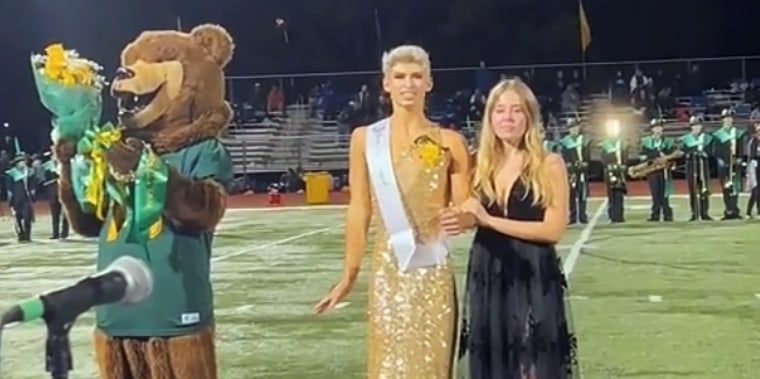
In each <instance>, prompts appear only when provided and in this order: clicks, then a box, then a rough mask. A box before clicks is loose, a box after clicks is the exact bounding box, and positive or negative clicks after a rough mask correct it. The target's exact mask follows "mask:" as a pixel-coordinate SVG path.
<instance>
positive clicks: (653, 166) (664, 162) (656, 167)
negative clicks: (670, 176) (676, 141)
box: [628, 150, 683, 178]
mask: <svg viewBox="0 0 760 379" xmlns="http://www.w3.org/2000/svg"><path fill="white" fill-rule="evenodd" d="M682 156H683V151H681V150H676V151H674V152H672V153H670V154H667V155H663V156H661V157H657V158H655V159H652V160H649V161H646V162H642V163H639V164H637V165H635V166H631V167H629V168H628V175H629V176H630V177H632V178H643V177H645V176H647V175H649V174H651V173H653V172H657V171H663V170H667V169H670V167H671V165H672V164H673V162H671V161H672V160H674V159H678V158H680V157H682Z"/></svg>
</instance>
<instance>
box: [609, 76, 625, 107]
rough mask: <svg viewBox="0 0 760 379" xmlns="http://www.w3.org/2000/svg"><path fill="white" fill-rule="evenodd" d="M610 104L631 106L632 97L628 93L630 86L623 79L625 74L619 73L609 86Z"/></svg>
mask: <svg viewBox="0 0 760 379" xmlns="http://www.w3.org/2000/svg"><path fill="white" fill-rule="evenodd" d="M609 94H610V102H612V104H614V105H616V106H622V105H626V104H629V102H630V95H629V92H628V84H626V82H625V78H623V72H622V71H618V72H617V73H616V74H615V80H613V81H612V82H611V83H610V86H609Z"/></svg>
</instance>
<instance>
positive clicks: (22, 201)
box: [5, 139, 37, 242]
mask: <svg viewBox="0 0 760 379" xmlns="http://www.w3.org/2000/svg"><path fill="white" fill-rule="evenodd" d="M15 143H16V156H15V157H14V158H13V161H12V162H11V164H12V165H13V166H12V167H11V168H10V169H8V170H7V171H6V172H5V173H6V175H7V178H8V186H7V187H6V188H8V207H9V208H10V209H11V212H12V214H13V216H14V220H13V221H14V229H15V231H16V235H17V237H18V241H19V242H29V241H31V240H32V222H33V221H34V209H33V204H34V202H33V201H34V200H33V198H34V189H35V188H36V187H37V185H36V180H35V176H34V171H33V170H32V169H31V168H29V166H27V159H28V158H27V156H26V153H24V151H22V150H21V145H19V142H18V139H16V140H15Z"/></svg>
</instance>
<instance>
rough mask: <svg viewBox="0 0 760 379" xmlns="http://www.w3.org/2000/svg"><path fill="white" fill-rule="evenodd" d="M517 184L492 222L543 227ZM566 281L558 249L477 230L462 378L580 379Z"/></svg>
mask: <svg viewBox="0 0 760 379" xmlns="http://www.w3.org/2000/svg"><path fill="white" fill-rule="evenodd" d="M532 201H533V199H532V196H531V194H530V192H529V191H528V193H527V194H526V189H525V185H523V184H522V182H521V181H520V180H517V181H516V182H515V184H514V185H513V186H512V190H511V193H510V196H509V197H508V202H507V206H506V208H507V209H506V210H507V212H506V216H505V212H504V210H503V209H500V207H499V206H497V205H493V206H490V207H487V210H488V213H489V214H491V215H493V216H498V217H506V218H508V219H512V220H520V221H540V220H542V219H543V217H544V210H543V209H541V208H540V207H538V206H534V205H532V204H531V202H532ZM566 288H567V282H566V281H565V276H564V275H563V273H562V269H561V266H560V261H559V258H557V254H556V251H555V249H554V246H552V245H548V244H540V243H534V242H528V241H525V240H520V239H517V238H514V237H510V236H506V235H504V234H501V233H498V232H496V231H494V230H492V229H486V228H478V230H477V232H476V234H475V239H474V241H473V244H472V248H471V250H470V260H469V264H468V267H467V280H466V289H465V304H464V312H463V318H462V329H461V331H460V333H461V335H460V349H459V359H460V362H459V363H460V364H459V370H458V371H459V375H460V377H462V378H467V379H570V378H579V377H580V375H579V373H578V370H577V365H576V361H575V349H576V339H575V336H574V335H573V334H572V332H571V329H572V326H571V322H570V318H569V308H568V306H567V304H566V302H565V290H566Z"/></svg>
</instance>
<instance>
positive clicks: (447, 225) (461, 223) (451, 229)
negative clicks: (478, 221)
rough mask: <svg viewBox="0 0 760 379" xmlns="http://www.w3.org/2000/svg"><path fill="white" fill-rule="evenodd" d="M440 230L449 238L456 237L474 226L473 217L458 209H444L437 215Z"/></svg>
mask: <svg viewBox="0 0 760 379" xmlns="http://www.w3.org/2000/svg"><path fill="white" fill-rule="evenodd" d="M439 222H440V226H441V230H443V232H444V233H446V234H447V235H449V236H452V237H454V236H457V235H459V234H462V233H463V232H464V231H466V230H467V229H470V228H472V227H473V226H475V217H474V216H473V215H472V214H470V213H468V212H464V211H462V210H461V209H459V208H453V207H449V208H445V209H443V210H441V213H440V215H439Z"/></svg>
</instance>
